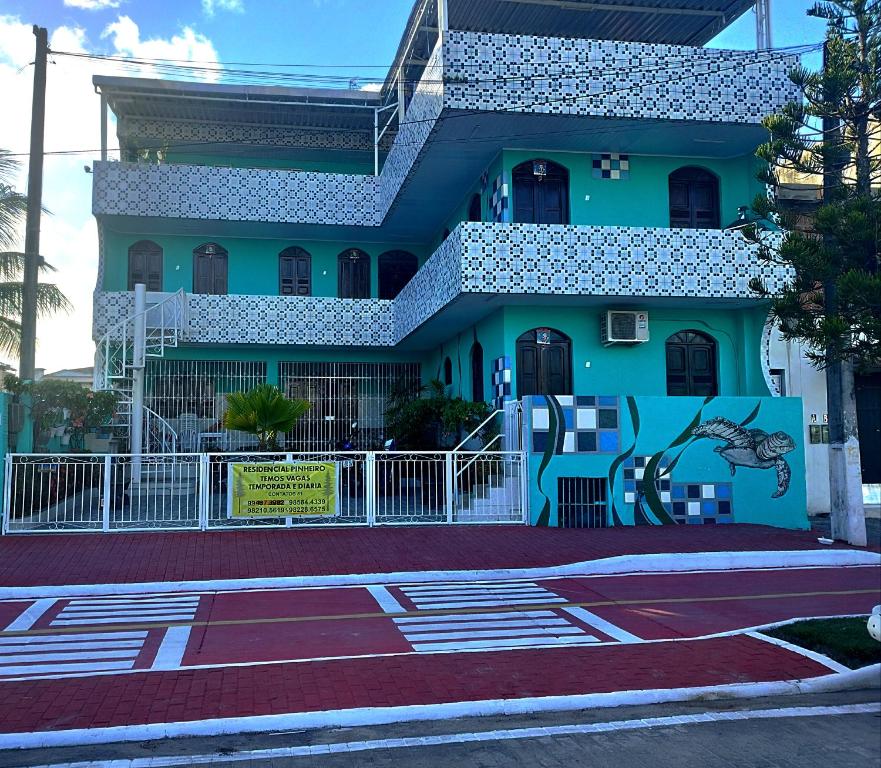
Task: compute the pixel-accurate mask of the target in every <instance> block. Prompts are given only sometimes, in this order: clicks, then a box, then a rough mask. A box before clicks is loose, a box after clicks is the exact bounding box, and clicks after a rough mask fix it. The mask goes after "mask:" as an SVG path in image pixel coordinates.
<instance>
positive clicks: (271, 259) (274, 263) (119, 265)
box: [104, 230, 426, 296]
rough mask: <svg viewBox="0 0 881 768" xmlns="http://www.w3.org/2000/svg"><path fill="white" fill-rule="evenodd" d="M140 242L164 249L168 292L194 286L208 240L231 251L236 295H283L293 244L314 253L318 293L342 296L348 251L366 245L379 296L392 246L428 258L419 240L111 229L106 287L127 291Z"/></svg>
mask: <svg viewBox="0 0 881 768" xmlns="http://www.w3.org/2000/svg"><path fill="white" fill-rule="evenodd" d="M139 240H153V241H154V242H155V243H157V244H158V245H159V246H160V247H161V248H162V251H163V262H162V268H163V276H162V283H163V284H162V288H163V290H165V291H176V290H179V289H181V288H183V289H184V290H186V291H191V290H192V288H193V250H194V249H195V248H197V247H198V246H200V245H202V244H203V243H208V242H216V243H218V244H219V245H222V246H223V247H224V248H226V249H227V251H228V252H229V292H230V293H233V294H256V295H270V296H272V295H278V254H279V253H280V252H281V251H283V250H284V249H285V248H288V247H290V246H294V245H296V246H299V247H301V248H305V249H306V250H307V251H308V252H309V253H310V254H311V255H312V295H313V296H336V295H337V256H338V255H339V254H340V252H342V251H343V250H346V249H349V248H361V249H362V250H363V251H365V252H366V253H368V254H369V255H370V257H371V264H370V285H371V296H378V295H379V268H378V257H379V255H380V254H382V253H384V252H385V251H390V250H405V251H410V252H411V253H414V254H416V257H417V258H418V259H419V263H420V264H422V263H423V262H424V260H425V258H426V252H425V249H424V248H422V247H421V246H418V245H415V244H400V243H396V244H390V243H369V244H366V245H364V244H360V243H357V242H355V243H339V242H327V241H318V240H314V241H302V240H298V241H289V240H270V239H266V240H264V239H256V238H228V237H227V238H217V237H212V236H211V235H209V234H206V235H200V236H199V237H188V236H182V235H147V234H143V235H133V234H123V233H118V232H114V231H112V230H106V231H105V238H104V247H105V256H106V258H105V269H104V290H107V291H124V290H126V287H127V281H128V249H129V247H130V246H131V245H133V244H134V243H136V242H138V241H139Z"/></svg>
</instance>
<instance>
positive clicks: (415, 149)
mask: <svg viewBox="0 0 881 768" xmlns="http://www.w3.org/2000/svg"><path fill="white" fill-rule="evenodd" d="M442 56H443V47H442V46H441V45H440V44H438V45H436V46H435V49H434V52H433V53H432V54H431V56H430V57H429V60H428V64H427V65H426V66H425V70H424V72H423V73H422V78H421V79H420V81H419V83H418V85H417V86H416V91H415V92H414V94H413V98H412V99H411V100H410V103H409V105H408V106H407V111H406V114H405V115H404V119H403V120H402V121H401V124H400V127H399V128H398V135H397V136H396V137H395V141H394V143H393V144H392V148H391V151H390V152H389V154H388V157H386V161H385V165H383V168H382V173H381V174H380V177H379V188H378V193H379V200H378V201H377V208H378V211H379V214H380V216H379V220H380V221H382V219H384V218H385V216H386V214H387V213H388V212H389V209H390V208H391V207H392V205H393V204H394V202H395V199H396V198H397V196H398V194H399V193H400V192H401V190H402V189H403V188H404V187H405V186H406V183H407V179H408V177H409V176H410V172H411V171H412V170H413V168H414V167H415V166H416V163H417V162H418V159H419V155H420V153H421V152H422V148H423V147H424V146H425V143H426V141H427V140H428V137H429V136H430V135H431V132H432V131H433V130H434V128H435V125H436V124H437V119H438V117H440V114H441V112H442V111H443V108H444V85H443V79H444V68H443V59H442Z"/></svg>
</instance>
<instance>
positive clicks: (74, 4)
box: [64, 0, 122, 11]
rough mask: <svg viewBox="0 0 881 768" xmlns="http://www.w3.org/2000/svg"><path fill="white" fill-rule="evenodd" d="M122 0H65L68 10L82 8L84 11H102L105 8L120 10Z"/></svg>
mask: <svg viewBox="0 0 881 768" xmlns="http://www.w3.org/2000/svg"><path fill="white" fill-rule="evenodd" d="M120 2H122V0H64V4H65V5H66V6H67V7H68V8H82V9H83V10H84V11H102V10H104V9H105V8H119V4H120Z"/></svg>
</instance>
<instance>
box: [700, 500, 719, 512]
mask: <svg viewBox="0 0 881 768" xmlns="http://www.w3.org/2000/svg"><path fill="white" fill-rule="evenodd" d="M701 513H702V514H704V515H715V514H716V502H715V501H704V502H702V503H701Z"/></svg>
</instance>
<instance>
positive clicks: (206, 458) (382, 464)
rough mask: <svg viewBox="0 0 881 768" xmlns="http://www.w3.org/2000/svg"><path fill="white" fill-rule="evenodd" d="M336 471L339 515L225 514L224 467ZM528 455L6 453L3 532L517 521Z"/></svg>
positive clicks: (523, 510)
mask: <svg viewBox="0 0 881 768" xmlns="http://www.w3.org/2000/svg"><path fill="white" fill-rule="evenodd" d="M267 461H272V462H301V461H306V462H318V461H321V462H325V461H332V462H335V463H336V467H337V472H336V476H337V488H336V499H337V505H336V506H337V514H336V515H335V516H332V517H326V518H320V519H317V520H316V519H313V518H296V517H294V518H292V517H283V518H259V519H240V518H232V517H230V516H229V515H228V512H227V501H228V492H229V488H228V482H229V481H228V475H229V465H230V464H235V463H250V462H267ZM528 519H529V518H528V512H527V467H526V454H525V453H524V452H521V451H497V452H489V451H483V452H477V453H472V452H464V451H446V452H431V453H429V452H423V453H418V452H375V451H349V452H325V453H314V452H311V453H276V454H266V453H240V454H230V453H183V454H181V453H177V454H149V455H147V454H145V455H140V456H136V455H131V454H124V455H123V454H103V455H84V454H8V455H7V456H6V462H5V473H4V488H3V533H35V532H52V531H72V530H77V531H112V530H129V531H139V530H173V529H196V530H206V529H210V528H243V527H267V526H270V527H300V526H322V527H332V526H339V525H364V526H373V525H395V524H398V525H400V524H407V525H416V524H455V523H525V522H527V521H528Z"/></svg>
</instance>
